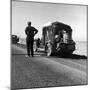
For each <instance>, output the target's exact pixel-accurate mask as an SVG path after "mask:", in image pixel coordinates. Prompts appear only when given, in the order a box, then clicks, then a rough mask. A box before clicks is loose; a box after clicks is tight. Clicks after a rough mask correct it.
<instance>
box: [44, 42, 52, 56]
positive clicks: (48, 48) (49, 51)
mask: <svg viewBox="0 0 90 90" xmlns="http://www.w3.org/2000/svg"><path fill="white" fill-rule="evenodd" d="M45 52H46V56H51V55H52V45H51V44H50V43H48V44H47V45H46V50H45Z"/></svg>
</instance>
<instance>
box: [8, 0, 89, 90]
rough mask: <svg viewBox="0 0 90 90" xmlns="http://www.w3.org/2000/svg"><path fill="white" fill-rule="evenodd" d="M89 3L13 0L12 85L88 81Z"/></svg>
mask: <svg viewBox="0 0 90 90" xmlns="http://www.w3.org/2000/svg"><path fill="white" fill-rule="evenodd" d="M87 14H88V5H84V4H66V3H53V2H52V3H50V2H39V1H22V0H11V30H10V37H11V89H12V90H18V89H32V88H51V87H67V86H82V85H88V20H87V19H88V15H87Z"/></svg>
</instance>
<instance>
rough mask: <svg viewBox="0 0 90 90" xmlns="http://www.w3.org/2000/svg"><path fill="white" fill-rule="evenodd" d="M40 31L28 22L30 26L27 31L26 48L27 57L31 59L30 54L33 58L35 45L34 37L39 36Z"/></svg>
mask: <svg viewBox="0 0 90 90" xmlns="http://www.w3.org/2000/svg"><path fill="white" fill-rule="evenodd" d="M37 32H38V30H37V29H36V28H34V27H32V26H31V22H28V26H27V27H26V29H25V34H26V35H27V37H26V46H27V55H28V56H29V57H30V52H31V55H32V57H33V55H34V53H33V43H34V36H35V34H37Z"/></svg>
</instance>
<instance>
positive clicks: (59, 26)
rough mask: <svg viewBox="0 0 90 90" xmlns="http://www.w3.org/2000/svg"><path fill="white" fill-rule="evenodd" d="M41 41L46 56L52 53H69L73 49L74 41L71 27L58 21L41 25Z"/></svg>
mask: <svg viewBox="0 0 90 90" xmlns="http://www.w3.org/2000/svg"><path fill="white" fill-rule="evenodd" d="M42 43H43V46H44V48H45V53H46V55H47V56H50V55H52V54H54V53H57V54H59V55H70V54H72V53H73V51H74V50H75V42H74V41H73V39H72V28H71V27H70V26H69V25H66V24H64V23H61V22H58V21H56V22H52V23H50V24H49V25H46V26H44V27H43V29H42Z"/></svg>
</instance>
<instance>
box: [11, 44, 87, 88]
mask: <svg viewBox="0 0 90 90" xmlns="http://www.w3.org/2000/svg"><path fill="white" fill-rule="evenodd" d="M25 55H26V48H25V47H23V46H22V45H14V44H12V45H11V88H12V89H29V88H37V87H38V88H39V87H54V86H55V87H56V86H58V87H60V86H70V85H86V84H87V58H85V57H84V56H79V55H73V56H72V57H68V58H64V57H63V58H62V57H56V56H50V57H47V56H45V54H44V53H43V52H40V51H39V52H35V56H34V57H25Z"/></svg>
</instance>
